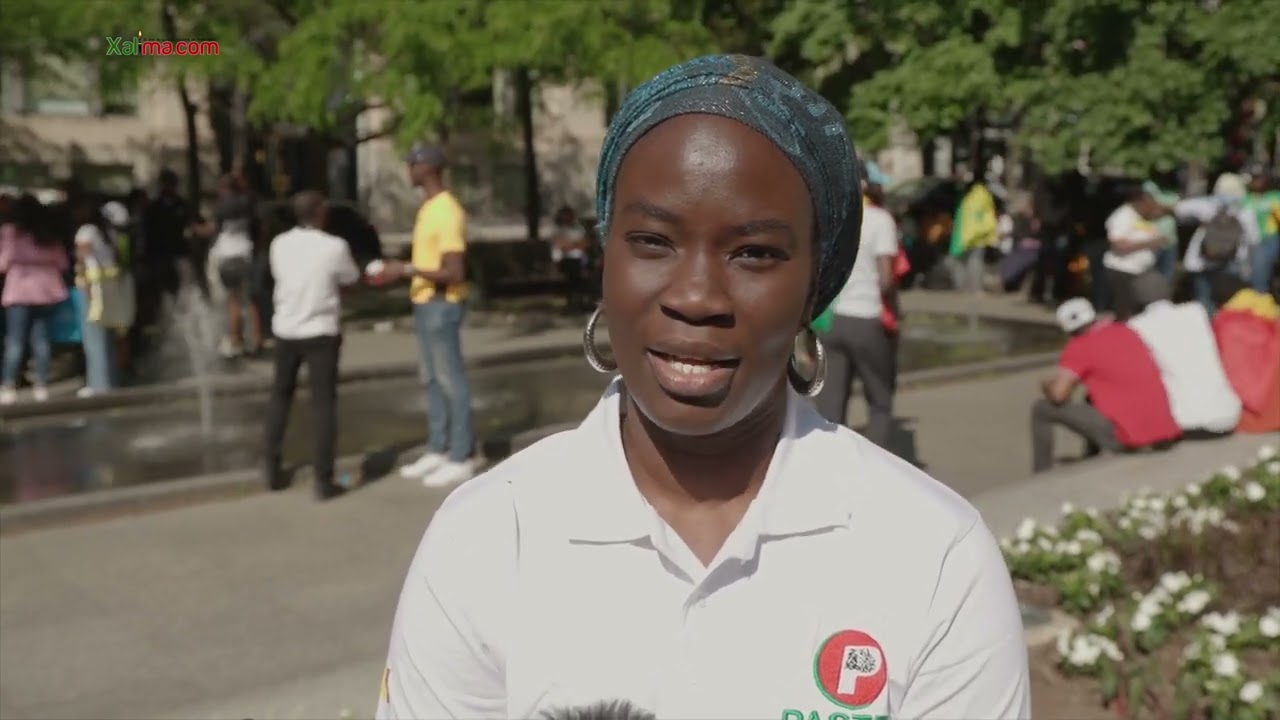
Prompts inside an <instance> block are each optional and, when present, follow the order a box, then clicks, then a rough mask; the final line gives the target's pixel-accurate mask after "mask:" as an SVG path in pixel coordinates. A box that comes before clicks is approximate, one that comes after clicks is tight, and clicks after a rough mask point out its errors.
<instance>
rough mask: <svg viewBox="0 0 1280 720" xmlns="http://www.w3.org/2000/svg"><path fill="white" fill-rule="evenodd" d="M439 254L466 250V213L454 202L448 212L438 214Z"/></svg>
mask: <svg viewBox="0 0 1280 720" xmlns="http://www.w3.org/2000/svg"><path fill="white" fill-rule="evenodd" d="M438 232H439V233H440V254H441V255H444V254H445V253H460V252H466V250H467V215H466V213H465V212H463V210H462V208H461V207H460V206H458V205H456V204H454V205H451V206H449V208H448V212H443V213H441V214H440V227H439V228H438Z"/></svg>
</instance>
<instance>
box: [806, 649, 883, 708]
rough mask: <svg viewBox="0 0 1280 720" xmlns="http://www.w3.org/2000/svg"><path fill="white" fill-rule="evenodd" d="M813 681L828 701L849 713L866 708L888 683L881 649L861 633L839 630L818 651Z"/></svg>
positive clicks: (814, 660)
mask: <svg viewBox="0 0 1280 720" xmlns="http://www.w3.org/2000/svg"><path fill="white" fill-rule="evenodd" d="M813 679H814V681H815V682H816V683H817V684H818V688H819V689H820V690H822V693H823V694H824V695H826V696H827V699H828V700H830V701H831V702H833V703H835V704H837V705H840V706H842V707H846V708H849V709H850V710H858V709H860V708H864V707H867V706H868V705H870V704H871V703H873V702H875V701H876V700H877V699H878V698H879V697H880V695H881V693H883V692H884V688H885V685H887V684H888V682H889V669H888V667H887V666H886V664H885V658H884V650H882V649H881V648H880V643H878V642H876V640H875V638H873V637H871V636H870V635H868V634H866V633H864V632H862V631H861V630H841V631H840V632H838V633H836V634H834V635H832V636H831V637H829V638H827V640H826V642H824V643H822V646H821V647H819V648H818V653H817V655H815V656H814V658H813Z"/></svg>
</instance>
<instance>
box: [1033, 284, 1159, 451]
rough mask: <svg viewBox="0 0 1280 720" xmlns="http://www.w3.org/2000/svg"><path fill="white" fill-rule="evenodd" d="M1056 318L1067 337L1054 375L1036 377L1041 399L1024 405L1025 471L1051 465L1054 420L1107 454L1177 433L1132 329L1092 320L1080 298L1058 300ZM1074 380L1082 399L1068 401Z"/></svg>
mask: <svg viewBox="0 0 1280 720" xmlns="http://www.w3.org/2000/svg"><path fill="white" fill-rule="evenodd" d="M1057 316H1058V324H1059V325H1060V326H1061V327H1062V329H1063V331H1064V332H1066V333H1067V334H1068V335H1070V336H1071V338H1070V339H1069V340H1068V341H1067V346H1066V347H1065V348H1063V350H1062V356H1061V358H1060V359H1059V360H1058V371H1057V373H1055V374H1054V376H1053V377H1051V378H1046V379H1045V380H1044V381H1043V382H1042V383H1041V391H1042V392H1043V394H1044V397H1043V398H1041V399H1039V400H1037V401H1036V402H1035V403H1034V404H1033V405H1032V406H1031V448H1032V457H1033V460H1032V472H1043V471H1045V470H1048V469H1049V468H1050V467H1052V465H1053V456H1054V454H1053V427H1054V426H1055V425H1061V426H1062V427H1065V428H1067V429H1068V430H1070V431H1072V432H1074V433H1075V434H1077V435H1080V436H1081V437H1083V438H1084V440H1085V442H1086V443H1087V445H1088V447H1089V448H1090V449H1097V448H1101V449H1103V450H1108V451H1111V452H1120V451H1122V450H1128V449H1135V448H1141V447H1148V446H1152V445H1157V444H1161V443H1165V442H1169V441H1171V440H1176V439H1177V438H1179V437H1181V436H1182V430H1181V428H1179V427H1178V423H1177V421H1176V420H1174V418H1173V411H1172V410H1170V408H1169V397H1168V394H1167V393H1166V392H1165V388H1164V382H1163V381H1162V380H1161V379H1160V369H1159V368H1158V367H1157V366H1156V361H1155V358H1153V357H1152V355H1151V351H1150V350H1148V349H1147V346H1146V345H1145V344H1144V343H1143V342H1142V338H1140V337H1138V334H1137V333H1136V332H1134V331H1133V330H1131V329H1129V327H1128V326H1127V325H1125V324H1123V323H1117V322H1112V321H1110V320H1099V319H1098V316H1097V313H1096V312H1094V309H1093V305H1092V304H1091V303H1090V302H1089V301H1088V300H1085V299H1084V298H1073V299H1071V300H1068V301H1066V302H1065V303H1063V304H1062V305H1061V306H1060V307H1059V308H1058V313H1057ZM1081 383H1083V384H1084V386H1085V388H1086V389H1087V390H1088V392H1089V401H1088V402H1073V401H1072V400H1071V396H1072V394H1073V393H1074V392H1075V389H1076V386H1077V385H1079V384H1081Z"/></svg>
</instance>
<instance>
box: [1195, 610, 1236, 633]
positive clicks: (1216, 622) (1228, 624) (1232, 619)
mask: <svg viewBox="0 0 1280 720" xmlns="http://www.w3.org/2000/svg"><path fill="white" fill-rule="evenodd" d="M1200 623H1201V624H1202V625H1204V626H1205V627H1207V628H1209V629H1210V630H1212V631H1214V632H1215V633H1217V634H1219V635H1222V636H1224V637H1230V636H1232V635H1235V634H1236V633H1238V632H1240V614H1239V613H1236V612H1229V613H1216V612H1214V613H1209V614H1208V615H1205V616H1204V617H1203V618H1202V619H1201V620H1200Z"/></svg>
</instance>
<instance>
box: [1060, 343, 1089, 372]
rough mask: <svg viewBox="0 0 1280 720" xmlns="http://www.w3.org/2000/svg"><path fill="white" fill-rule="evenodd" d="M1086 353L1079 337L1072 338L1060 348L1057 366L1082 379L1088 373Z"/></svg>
mask: <svg viewBox="0 0 1280 720" xmlns="http://www.w3.org/2000/svg"><path fill="white" fill-rule="evenodd" d="M1087 353H1088V350H1087V348H1086V347H1085V345H1084V343H1083V342H1082V341H1081V339H1080V338H1072V339H1070V340H1068V341H1067V346H1066V347H1064V348H1063V349H1062V357H1060V358H1058V367H1061V368H1062V369H1064V370H1067V371H1068V372H1070V373H1071V374H1072V375H1075V376H1076V377H1078V378H1080V379H1081V380H1083V379H1085V377H1087V376H1088V374H1089V362H1088V357H1087Z"/></svg>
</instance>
